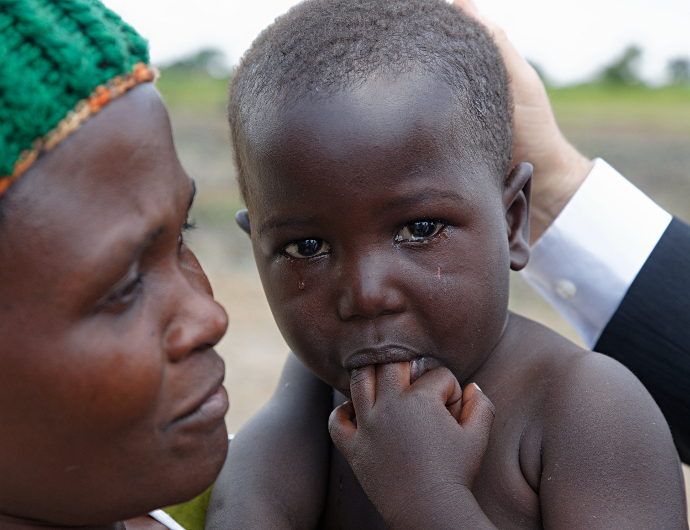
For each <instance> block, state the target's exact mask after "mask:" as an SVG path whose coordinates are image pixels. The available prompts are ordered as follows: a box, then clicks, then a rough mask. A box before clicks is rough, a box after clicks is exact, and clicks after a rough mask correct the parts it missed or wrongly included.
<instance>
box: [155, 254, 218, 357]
mask: <svg viewBox="0 0 690 530" xmlns="http://www.w3.org/2000/svg"><path fill="white" fill-rule="evenodd" d="M190 254H191V252H190ZM191 258H193V259H191ZM191 258H188V259H186V260H182V263H181V267H180V268H179V269H177V271H176V274H178V275H179V276H178V278H177V281H176V282H175V283H176V288H175V294H174V296H172V297H171V303H172V304H174V306H173V307H174V308H175V309H174V311H173V315H172V317H171V320H170V322H169V324H168V327H167V330H166V331H165V334H164V337H163V340H164V344H165V350H166V352H167V353H168V357H169V358H170V360H171V361H173V362H176V361H179V360H181V359H183V358H184V357H186V356H187V355H188V354H190V353H192V352H193V351H196V350H200V349H205V348H212V347H213V346H215V345H216V344H217V343H218V342H219V341H220V339H221V338H223V335H225V332H226V330H227V329H228V314H227V313H226V312H225V309H223V306H221V305H220V304H219V303H218V302H216V301H215V300H214V299H213V294H212V292H211V287H210V284H209V282H208V279H207V278H206V274H204V271H203V270H202V269H201V267H200V266H199V264H198V262H196V258H195V257H194V255H193V254H191Z"/></svg>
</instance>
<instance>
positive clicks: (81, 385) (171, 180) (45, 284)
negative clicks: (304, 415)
mask: <svg viewBox="0 0 690 530" xmlns="http://www.w3.org/2000/svg"><path fill="white" fill-rule="evenodd" d="M10 191H11V192H12V196H11V197H9V196H8V201H7V202H6V204H5V205H4V207H5V210H4V218H3V221H2V224H1V226H0V255H1V256H2V257H0V263H2V266H1V267H0V315H1V318H0V336H1V337H2V342H1V343H0V363H1V366H2V369H1V370H0V421H1V422H2V428H1V429H0V477H2V479H0V512H1V513H5V514H10V515H14V516H17V517H30V518H32V519H36V520H45V521H50V522H55V523H63V524H80V523H94V522H107V521H115V520H119V519H123V518H126V517H130V516H134V515H139V514H142V513H146V511H147V510H151V509H153V508H156V507H160V506H165V505H170V504H173V503H177V502H181V501H183V500H185V499H187V498H189V497H191V496H193V495H194V494H197V493H200V492H201V491H203V489H204V488H206V487H207V486H208V485H209V484H210V483H211V482H212V481H213V480H214V478H215V476H216V474H217V473H218V471H219V470H220V466H221V465H222V463H223V460H224V457H225V452H226V449H227V434H226V430H225V424H224V421H223V418H224V414H225V412H226V410H227V406H228V403H227V395H226V394H225V390H224V389H223V387H222V386H221V383H222V380H223V376H224V364H223V361H222V360H221V358H220V357H219V356H218V355H217V354H216V352H215V351H214V350H213V346H214V345H215V344H216V343H217V342H218V341H219V340H220V338H221V337H222V336H223V334H224V333H225V330H226V327H227V316H226V313H225V311H224V310H223V309H222V308H221V307H220V306H219V305H218V304H217V303H216V302H214V300H213V297H212V293H211V288H210V286H209V284H208V280H207V279H206V276H205V275H204V273H203V271H202V270H201V268H200V266H199V263H198V262H197V261H196V258H195V257H194V255H193V254H192V252H191V251H190V250H189V249H188V248H187V247H186V246H185V245H184V244H182V243H181V239H180V230H181V228H182V226H183V223H184V222H185V219H186V216H187V209H188V207H189V205H190V200H191V193H192V187H191V183H190V180H189V178H188V177H187V175H186V174H185V172H184V170H183V169H182V167H181V166H180V163H179V161H178V159H177V156H176V153H175V149H174V146H173V143H172V135H171V131H170V125H169V121H168V117H167V114H166V111H165V107H164V106H163V104H162V102H161V100H160V97H159V96H158V93H157V91H156V90H155V88H154V87H153V86H152V85H150V84H148V85H143V86H141V87H138V88H135V89H134V90H133V91H132V92H130V93H128V94H126V95H124V96H123V97H122V98H121V99H119V100H117V101H115V102H113V103H111V104H110V105H109V106H107V107H106V108H105V109H104V110H103V111H101V113H100V114H99V115H97V116H96V117H94V118H93V119H92V120H90V121H88V122H87V123H86V124H85V125H84V126H83V127H82V129H80V130H79V131H77V132H76V133H75V134H74V135H73V136H72V137H70V138H68V139H66V140H65V141H64V142H63V143H62V144H60V145H59V146H58V147H57V148H56V149H55V150H54V151H53V152H51V153H48V154H47V155H45V156H44V157H43V158H41V159H39V161H38V162H37V163H36V164H35V166H34V167H33V168H32V169H31V170H30V171H29V172H28V173H27V174H26V175H25V176H24V177H22V179H20V180H19V181H18V182H17V183H16V184H14V185H13V188H11V189H10Z"/></svg>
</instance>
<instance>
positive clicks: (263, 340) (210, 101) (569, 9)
mask: <svg viewBox="0 0 690 530" xmlns="http://www.w3.org/2000/svg"><path fill="white" fill-rule="evenodd" d="M104 1H105V4H106V5H108V6H109V7H111V8H112V9H113V10H115V11H116V12H117V13H119V14H120V15H121V16H122V17H123V18H124V19H125V20H126V21H127V22H129V23H130V24H131V25H133V26H134V27H135V28H137V30H138V31H139V32H141V33H142V34H143V35H144V36H145V37H146V38H148V39H149V40H150V44H151V52H152V61H153V62H154V64H157V65H158V66H159V67H160V68H161V71H162V75H161V78H160V80H159V82H158V87H159V89H160V91H161V92H162V94H163V96H164V98H165V100H166V102H167V104H168V108H169V110H170V114H171V118H172V124H173V131H174V135H175V141H176V145H177V148H178V151H179V154H180V158H181V160H182V163H183V165H184V166H185V168H186V169H187V171H188V173H189V174H190V175H191V176H192V177H193V178H194V179H195V180H196V182H197V187H198V193H197V200H196V202H195V206H194V208H193V210H192V217H193V218H194V219H195V220H196V222H197V225H198V227H199V229H198V230H195V231H193V232H192V233H191V234H190V235H189V236H188V239H189V241H190V246H191V247H192V248H193V249H194V251H195V252H196V253H197V255H198V256H199V259H200V261H201V263H202V264H203V266H204V268H205V269H206V271H207V273H208V275H209V277H210V279H211V283H212V285H213V286H214V289H215V293H216V297H217V298H218V299H219V300H220V301H221V303H223V305H224V306H225V307H226V308H227V310H228V313H229V314H230V329H229V332H228V335H226V337H225V339H224V340H223V342H222V343H221V344H220V346H219V350H220V352H221V354H222V355H223V357H224V358H225V360H226V366H227V378H226V386H227V389H228V392H229V394H230V400H231V408H230V412H229V413H228V416H227V423H228V428H229V430H230V432H234V431H236V430H237V429H238V428H239V427H240V426H241V425H242V424H243V423H244V422H245V421H246V420H247V419H248V418H249V417H250V416H251V415H252V414H253V413H254V412H255V411H256V410H258V409H259V408H260V407H261V406H262V405H263V403H264V402H265V401H266V400H267V399H268V397H269V396H270V395H271V394H272V392H273V390H274V387H275V385H276V382H277V379H278V376H279V373H280V369H281V367H282V363H283V362H284V359H285V356H286V354H287V352H288V348H287V346H286V345H285V343H284V341H283V340H282V337H281V336H280V333H279V332H278V330H277V328H276V326H275V324H274V322H273V319H272V317H271V313H270V310H269V308H268V304H267V302H266V300H265V298H264V295H263V292H262V289H261V284H260V282H259V278H258V274H257V272H256V268H255V266H254V262H253V257H252V252H251V247H250V244H249V240H248V238H247V237H246V236H245V235H244V234H243V233H242V232H241V231H240V230H239V229H238V228H237V227H236V226H235V223H234V214H235V212H236V211H237V210H238V209H239V208H241V207H242V206H241V203H240V200H239V196H238V192H237V188H236V185H235V180H234V179H235V175H234V168H233V162H232V152H231V149H230V144H229V138H228V127H227V124H226V117H225V114H226V109H225V106H226V94H227V85H228V81H229V78H230V76H231V74H232V67H233V65H235V64H236V63H237V61H238V60H239V58H240V57H241V55H242V53H243V52H244V51H245V49H246V48H247V47H248V46H249V45H250V44H251V41H252V40H253V39H254V38H255V37H256V35H257V34H258V33H259V32H260V31H261V30H262V29H263V28H264V27H265V26H267V25H268V24H270V23H271V22H272V21H273V19H274V18H275V17H276V16H279V15H280V14H281V13H283V12H285V11H286V10H287V9H289V7H290V6H291V5H292V4H294V3H296V2H292V1H289V0H265V1H263V2H244V3H243V2H240V1H238V0H195V1H194V2H189V1H182V0H146V2H142V1H141V0H104ZM476 3H477V5H478V7H479V9H480V10H481V11H482V12H483V13H485V14H486V15H487V16H489V17H491V18H492V19H494V20H495V21H496V22H498V23H499V24H501V25H502V26H503V27H504V28H505V29H506V31H507V32H508V35H509V37H510V39H511V40H512V41H513V42H514V43H515V44H516V46H517V47H518V49H519V50H520V51H521V53H522V54H523V55H524V56H525V57H527V58H528V59H529V60H530V61H531V62H532V63H533V64H534V65H535V66H536V67H537V69H538V71H539V72H540V74H541V76H542V78H543V79H544V81H545V83H546V85H547V87H548V90H549V96H550V98H551V102H552V105H553V108H554V112H555V114H556V118H557V120H558V123H559V124H560V126H561V129H562V130H563V132H564V134H565V135H566V137H567V138H568V139H569V140H570V141H571V142H573V143H574V144H575V145H576V146H577V147H578V148H579V149H580V150H581V151H582V152H583V153H585V154H586V155H587V156H589V157H592V158H594V157H597V156H600V157H603V158H605V159H606V160H607V161H608V162H609V163H611V164H612V165H613V166H614V167H615V168H617V169H618V170H619V171H621V172H622V173H623V174H624V175H625V176H626V177H627V178H628V179H629V180H631V181H632V182H633V183H634V184H636V185H637V186H638V187H640V188H641V189H642V190H643V191H645V192H646V193H647V194H648V195H650V196H651V197H652V198H653V199H654V200H655V201H657V202H658V203H659V204H660V205H661V206H662V207H664V208H665V209H666V210H668V211H669V212H671V213H672V214H674V215H676V216H679V217H680V218H682V219H684V220H686V221H690V0H579V1H577V2H576V1H575V0H560V1H558V0H523V1H520V2H515V1H514V0H477V2H476ZM510 307H511V309H513V310H515V311H517V312H519V313H521V314H524V315H526V316H528V317H531V318H533V319H535V320H537V321H540V322H542V323H544V324H546V325H548V326H550V327H552V328H554V329H556V330H557V331H559V332H560V333H562V334H563V335H565V336H567V337H568V338H570V339H571V340H573V341H575V342H577V343H579V344H581V341H580V340H579V338H578V337H577V335H576V334H575V333H574V331H573V330H572V329H571V328H570V326H569V325H568V324H567V322H565V320H564V319H562V318H561V317H560V316H559V315H558V314H557V313H556V312H555V311H554V310H553V309H552V308H551V307H550V306H549V305H548V304H547V303H546V302H544V301H543V300H542V299H541V298H539V297H538V296H537V295H536V294H535V293H534V292H533V291H532V290H531V289H530V288H529V287H528V286H526V284H525V283H524V281H523V280H522V278H521V277H520V276H519V275H518V274H514V275H513V277H512V286H511V297H510ZM686 471H687V468H686ZM686 477H690V474H688V473H686ZM688 484H689V486H690V482H689V483H688ZM688 489H690V488H688Z"/></svg>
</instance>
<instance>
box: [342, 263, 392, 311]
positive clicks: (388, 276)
mask: <svg viewBox="0 0 690 530" xmlns="http://www.w3.org/2000/svg"><path fill="white" fill-rule="evenodd" d="M393 263H394V262H391V261H390V260H387V259H386V258H385V256H380V255H376V254H370V255H367V256H363V257H361V258H360V259H358V260H355V261H354V262H353V263H351V264H346V265H345V266H344V267H343V269H342V273H341V276H340V280H339V283H340V293H339V299H338V316H339V317H340V318H341V319H342V320H356V319H359V318H361V319H368V320H370V319H374V318H377V317H380V316H384V315H394V314H397V313H402V312H403V311H404V310H405V299H404V295H403V292H402V291H401V289H400V282H399V278H397V277H396V274H395V271H394V264H393Z"/></svg>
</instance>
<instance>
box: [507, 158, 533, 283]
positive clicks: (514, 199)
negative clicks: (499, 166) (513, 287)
mask: <svg viewBox="0 0 690 530" xmlns="http://www.w3.org/2000/svg"><path fill="white" fill-rule="evenodd" d="M531 194H532V164H528V163H526V162H523V163H521V164H518V165H517V166H515V167H514V168H513V170H512V171H511V172H510V175H508V180H507V181H506V184H505V186H504V188H503V208H504V210H505V212H506V230H507V232H508V246H509V249H510V268H511V269H513V270H514V271H519V270H522V269H523V268H524V267H525V265H527V262H528V261H529V203H530V198H531Z"/></svg>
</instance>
